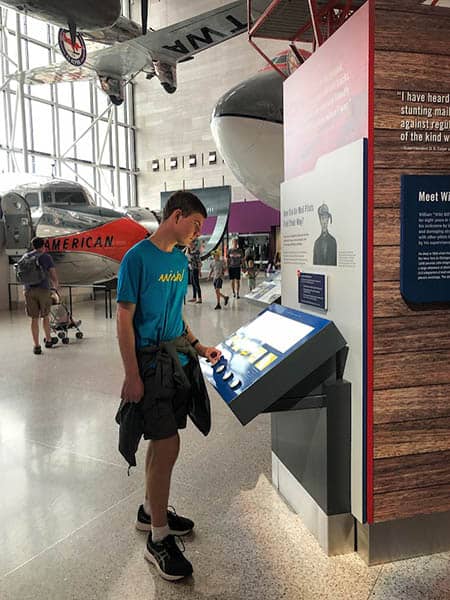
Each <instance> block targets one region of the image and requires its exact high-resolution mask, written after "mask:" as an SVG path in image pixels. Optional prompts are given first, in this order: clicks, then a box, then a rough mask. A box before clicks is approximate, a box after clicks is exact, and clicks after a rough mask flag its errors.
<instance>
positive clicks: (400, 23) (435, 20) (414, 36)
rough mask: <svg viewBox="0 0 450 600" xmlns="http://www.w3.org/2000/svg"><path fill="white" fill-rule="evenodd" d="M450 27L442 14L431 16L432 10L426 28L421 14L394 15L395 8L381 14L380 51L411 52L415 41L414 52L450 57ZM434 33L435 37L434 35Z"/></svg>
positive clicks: (378, 27) (378, 17) (378, 19)
mask: <svg viewBox="0 0 450 600" xmlns="http://www.w3.org/2000/svg"><path fill="white" fill-rule="evenodd" d="M391 4H394V3H393V2H392V3H391ZM395 4H397V2H395ZM397 8H398V6H397ZM444 15H445V13H444ZM447 16H448V15H447ZM447 24H448V19H446V18H444V19H443V18H442V12H436V11H433V12H431V13H430V11H429V10H428V14H427V17H426V27H424V26H423V25H424V21H423V18H418V17H417V13H416V14H414V13H412V12H409V11H408V12H403V11H402V12H400V11H393V10H392V8H389V9H388V10H377V12H376V20H375V27H376V30H377V49H378V50H389V51H395V52H411V44H412V40H413V43H414V49H420V53H421V54H432V55H436V54H443V55H448V53H449V52H448V29H447ZM431 31H432V32H433V35H430V32H431Z"/></svg>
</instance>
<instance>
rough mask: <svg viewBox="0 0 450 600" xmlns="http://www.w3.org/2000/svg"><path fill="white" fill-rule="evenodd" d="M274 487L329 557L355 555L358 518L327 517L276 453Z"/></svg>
mask: <svg viewBox="0 0 450 600" xmlns="http://www.w3.org/2000/svg"><path fill="white" fill-rule="evenodd" d="M272 483H273V485H274V486H275V487H276V488H277V490H278V492H279V493H280V495H281V496H283V498H284V499H285V500H286V502H287V503H288V504H289V505H290V506H291V508H293V509H294V511H295V512H296V513H297V514H298V515H299V516H300V517H301V519H302V521H303V523H304V525H305V526H306V527H307V529H308V530H309V531H310V532H311V533H312V535H313V536H314V537H315V538H316V540H317V541H318V543H319V545H320V547H321V548H322V550H323V551H324V552H325V554H327V556H336V555H337V554H348V553H350V552H354V551H355V533H354V518H353V516H352V515H351V514H349V513H344V514H339V515H327V514H326V513H325V512H324V511H323V510H322V509H321V508H320V506H319V505H318V504H317V502H316V501H315V500H314V498H312V497H311V496H310V495H309V494H308V492H307V491H306V490H305V488H304V487H303V486H302V485H301V483H299V482H298V481H297V479H296V478H295V477H294V476H293V475H292V473H291V472H290V471H289V469H287V467H286V466H285V465H284V464H283V463H282V462H281V460H280V459H279V458H278V457H277V455H276V454H275V453H274V452H272Z"/></svg>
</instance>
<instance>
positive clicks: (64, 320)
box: [50, 290, 83, 344]
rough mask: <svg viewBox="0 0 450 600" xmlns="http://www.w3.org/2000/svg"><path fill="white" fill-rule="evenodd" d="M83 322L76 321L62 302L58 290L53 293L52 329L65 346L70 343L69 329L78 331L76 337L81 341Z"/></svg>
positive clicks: (51, 309)
mask: <svg viewBox="0 0 450 600" xmlns="http://www.w3.org/2000/svg"><path fill="white" fill-rule="evenodd" d="M80 325H81V321H75V320H74V319H73V318H72V314H71V313H70V312H69V310H68V309H67V306H66V305H65V304H64V303H63V301H62V300H61V296H60V295H59V294H58V292H57V291H56V290H53V291H52V307H51V308H50V329H51V331H52V333H54V334H55V335H57V336H58V337H59V339H60V340H61V342H62V343H63V344H68V343H69V334H68V330H69V329H76V330H77V331H76V333H75V337H76V338H77V339H78V340H81V339H82V337H83V332H82V331H80Z"/></svg>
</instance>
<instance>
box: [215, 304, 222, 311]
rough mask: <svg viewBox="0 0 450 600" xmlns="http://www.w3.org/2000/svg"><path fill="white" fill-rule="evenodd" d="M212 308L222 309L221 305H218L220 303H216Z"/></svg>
mask: <svg viewBox="0 0 450 600" xmlns="http://www.w3.org/2000/svg"><path fill="white" fill-rule="evenodd" d="M214 310H222V307H221V306H220V304H216V306H215V307H214Z"/></svg>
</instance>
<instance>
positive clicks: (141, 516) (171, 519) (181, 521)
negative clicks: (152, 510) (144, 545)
mask: <svg viewBox="0 0 450 600" xmlns="http://www.w3.org/2000/svg"><path fill="white" fill-rule="evenodd" d="M167 524H168V526H169V529H170V533H171V534H172V535H187V534H188V533H191V531H192V530H193V529H194V521H191V519H187V518H186V517H180V515H177V513H176V512H175V509H174V508H172V507H171V509H170V510H168V511H167ZM136 529H139V531H151V529H152V520H151V518H150V515H148V514H147V513H146V512H145V510H144V506H143V504H141V505H140V507H139V510H138V514H137V519H136Z"/></svg>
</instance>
